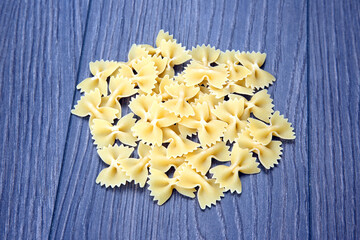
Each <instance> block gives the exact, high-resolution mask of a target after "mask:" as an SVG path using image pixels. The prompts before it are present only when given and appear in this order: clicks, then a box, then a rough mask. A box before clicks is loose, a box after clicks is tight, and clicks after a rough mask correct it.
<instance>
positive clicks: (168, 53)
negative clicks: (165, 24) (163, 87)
mask: <svg viewBox="0 0 360 240" xmlns="http://www.w3.org/2000/svg"><path fill="white" fill-rule="evenodd" d="M159 51H160V54H161V56H163V57H165V58H167V59H168V63H167V67H166V69H165V71H164V73H165V75H169V77H173V76H174V75H175V73H174V69H173V67H174V66H175V65H180V64H182V63H184V62H186V61H188V60H190V58H191V56H190V55H189V53H188V51H186V50H185V47H182V46H181V44H179V43H176V41H174V40H165V39H162V40H161V41H160V43H159Z"/></svg>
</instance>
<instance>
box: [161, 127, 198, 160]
mask: <svg viewBox="0 0 360 240" xmlns="http://www.w3.org/2000/svg"><path fill="white" fill-rule="evenodd" d="M174 128H175V127H167V128H164V129H163V133H164V140H163V141H164V142H169V143H170V144H169V145H168V147H167V152H166V156H167V157H168V158H171V157H181V156H183V155H184V154H186V153H188V152H191V151H194V150H195V149H196V148H198V147H199V144H198V143H195V142H193V141H191V140H189V139H186V137H182V136H181V135H180V132H179V130H178V129H176V130H175V129H174Z"/></svg>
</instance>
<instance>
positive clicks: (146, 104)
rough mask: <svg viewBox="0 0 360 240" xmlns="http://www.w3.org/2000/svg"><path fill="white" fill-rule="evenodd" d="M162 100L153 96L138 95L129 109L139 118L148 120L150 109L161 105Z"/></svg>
mask: <svg viewBox="0 0 360 240" xmlns="http://www.w3.org/2000/svg"><path fill="white" fill-rule="evenodd" d="M160 102H161V98H160V97H158V96H152V95H138V96H136V98H133V99H132V100H131V102H130V104H129V108H130V109H131V111H133V113H135V115H137V116H139V117H140V118H141V119H144V118H147V117H148V116H149V115H150V113H149V111H150V107H151V106H152V105H153V104H156V105H158V104H160Z"/></svg>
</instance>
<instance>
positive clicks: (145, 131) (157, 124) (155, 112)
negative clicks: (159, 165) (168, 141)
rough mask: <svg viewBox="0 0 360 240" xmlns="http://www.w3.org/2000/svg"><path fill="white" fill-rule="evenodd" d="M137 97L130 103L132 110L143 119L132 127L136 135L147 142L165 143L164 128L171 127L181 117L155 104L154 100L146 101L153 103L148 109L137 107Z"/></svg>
mask: <svg viewBox="0 0 360 240" xmlns="http://www.w3.org/2000/svg"><path fill="white" fill-rule="evenodd" d="M137 99H140V98H137ZM137 99H135V100H133V101H132V103H130V105H129V107H130V108H131V110H132V111H133V112H134V113H135V114H137V115H138V116H140V117H141V119H140V120H139V121H137V122H136V123H135V125H134V126H133V127H132V128H131V130H132V132H133V134H134V136H136V137H138V138H140V139H141V140H143V141H144V142H146V143H149V144H156V145H161V144H162V143H163V131H162V128H164V127H169V126H171V125H173V124H175V123H177V122H179V121H180V118H177V117H176V115H175V114H173V113H170V112H168V111H166V110H165V109H164V108H162V107H161V106H160V104H156V103H155V104H154V102H148V103H146V104H149V105H150V104H152V105H151V106H148V107H149V108H148V109H140V108H139V109H137V108H136V107H138V106H137V105H136V104H138V101H137ZM133 102H134V104H133ZM135 103H136V104H135ZM141 111H144V112H141ZM139 114H140V115H139ZM141 115H142V116H141Z"/></svg>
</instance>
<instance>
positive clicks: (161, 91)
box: [153, 75, 174, 101]
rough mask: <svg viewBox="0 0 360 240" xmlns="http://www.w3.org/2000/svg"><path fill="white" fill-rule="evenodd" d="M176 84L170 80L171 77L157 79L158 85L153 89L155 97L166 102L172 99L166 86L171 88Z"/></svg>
mask: <svg viewBox="0 0 360 240" xmlns="http://www.w3.org/2000/svg"><path fill="white" fill-rule="evenodd" d="M173 82H174V80H173V79H170V78H169V76H167V75H166V76H165V77H163V78H157V84H156V86H155V88H154V89H153V92H154V93H155V94H154V95H156V96H159V97H161V100H162V101H166V100H168V99H170V98H171V96H170V95H169V94H168V92H167V91H166V90H165V87H166V86H170V85H171V84H172V83H173Z"/></svg>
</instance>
